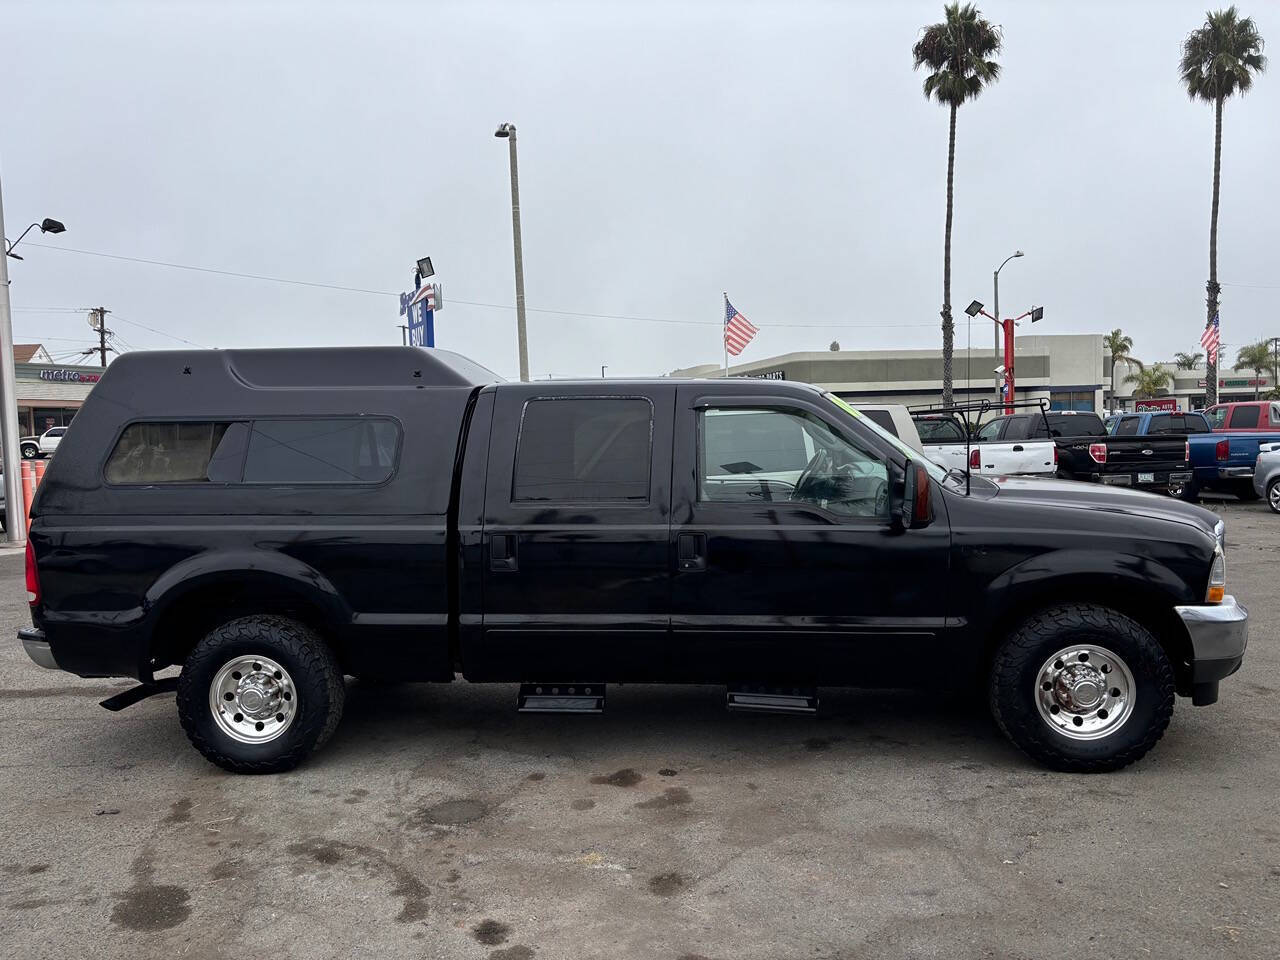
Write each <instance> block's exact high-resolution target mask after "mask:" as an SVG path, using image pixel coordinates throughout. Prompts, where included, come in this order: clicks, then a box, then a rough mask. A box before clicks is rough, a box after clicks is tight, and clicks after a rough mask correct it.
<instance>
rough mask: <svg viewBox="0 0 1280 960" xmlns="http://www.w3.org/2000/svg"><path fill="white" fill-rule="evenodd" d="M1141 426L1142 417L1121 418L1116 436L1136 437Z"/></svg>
mask: <svg viewBox="0 0 1280 960" xmlns="http://www.w3.org/2000/svg"><path fill="white" fill-rule="evenodd" d="M1141 424H1142V418H1141V417H1121V418H1120V422H1119V423H1118V424H1117V425H1116V436H1117V437H1136V436H1137V435H1138V427H1139V426H1141Z"/></svg>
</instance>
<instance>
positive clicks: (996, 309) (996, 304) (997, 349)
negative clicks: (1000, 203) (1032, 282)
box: [991, 250, 1025, 403]
mask: <svg viewBox="0 0 1280 960" xmlns="http://www.w3.org/2000/svg"><path fill="white" fill-rule="evenodd" d="M1022 256H1025V254H1024V253H1023V252H1022V251H1021V250H1015V251H1013V253H1011V254H1009V256H1007V257H1005V258H1004V262H1003V263H1001V264H1000V266H998V267H996V272H995V291H994V293H995V299H994V301H993V302H992V304H991V311H992V312H993V313H994V314H995V315H996V316H997V317H998V316H1000V271H1001V270H1003V269H1004V265H1005V264H1006V263H1008V262H1009V261H1010V260H1013V259H1014V258H1015V257H1022ZM999 324H1000V321H999V320H997V321H996V340H995V355H996V356H997V357H998V356H1000V326H999ZM995 383H996V402H997V403H998V402H999V401H1000V375H999V374H996V381H995ZM1009 399H1010V400H1012V399H1013V397H1010V398H1009Z"/></svg>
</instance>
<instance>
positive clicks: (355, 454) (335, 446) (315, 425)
mask: <svg viewBox="0 0 1280 960" xmlns="http://www.w3.org/2000/svg"><path fill="white" fill-rule="evenodd" d="M399 443H400V428H399V427H398V426H397V425H396V423H395V422H394V421H392V420H382V419H375V418H372V417H360V418H356V417H351V418H346V419H333V420H255V421H254V422H253V427H252V430H251V432H250V436H249V452H248V455H247V456H246V457H245V464H244V480H245V482H246V483H381V482H382V481H384V480H386V479H388V478H389V477H390V476H391V472H392V471H393V470H394V469H395V460H396V450H397V448H398V447H399ZM450 454H452V451H451V452H450Z"/></svg>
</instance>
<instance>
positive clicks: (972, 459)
mask: <svg viewBox="0 0 1280 960" xmlns="http://www.w3.org/2000/svg"><path fill="white" fill-rule="evenodd" d="M981 467H982V451H981V450H979V449H978V448H977V447H974V448H973V449H972V450H970V451H969V469H970V470H978V469H980V468H981Z"/></svg>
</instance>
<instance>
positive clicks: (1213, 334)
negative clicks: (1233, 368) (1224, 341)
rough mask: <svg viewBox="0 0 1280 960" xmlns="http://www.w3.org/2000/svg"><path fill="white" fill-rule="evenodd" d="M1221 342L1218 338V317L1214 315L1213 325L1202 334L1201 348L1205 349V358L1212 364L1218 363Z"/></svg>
mask: <svg viewBox="0 0 1280 960" xmlns="http://www.w3.org/2000/svg"><path fill="white" fill-rule="evenodd" d="M1219 343H1220V340H1219V338H1218V315H1217V314H1216V313H1215V314H1214V315H1213V323H1211V324H1209V325H1208V326H1207V327H1205V328H1204V333H1202V334H1200V346H1202V347H1204V353H1205V358H1206V359H1207V360H1208V361H1209V362H1210V363H1217V362H1218V346H1219Z"/></svg>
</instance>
